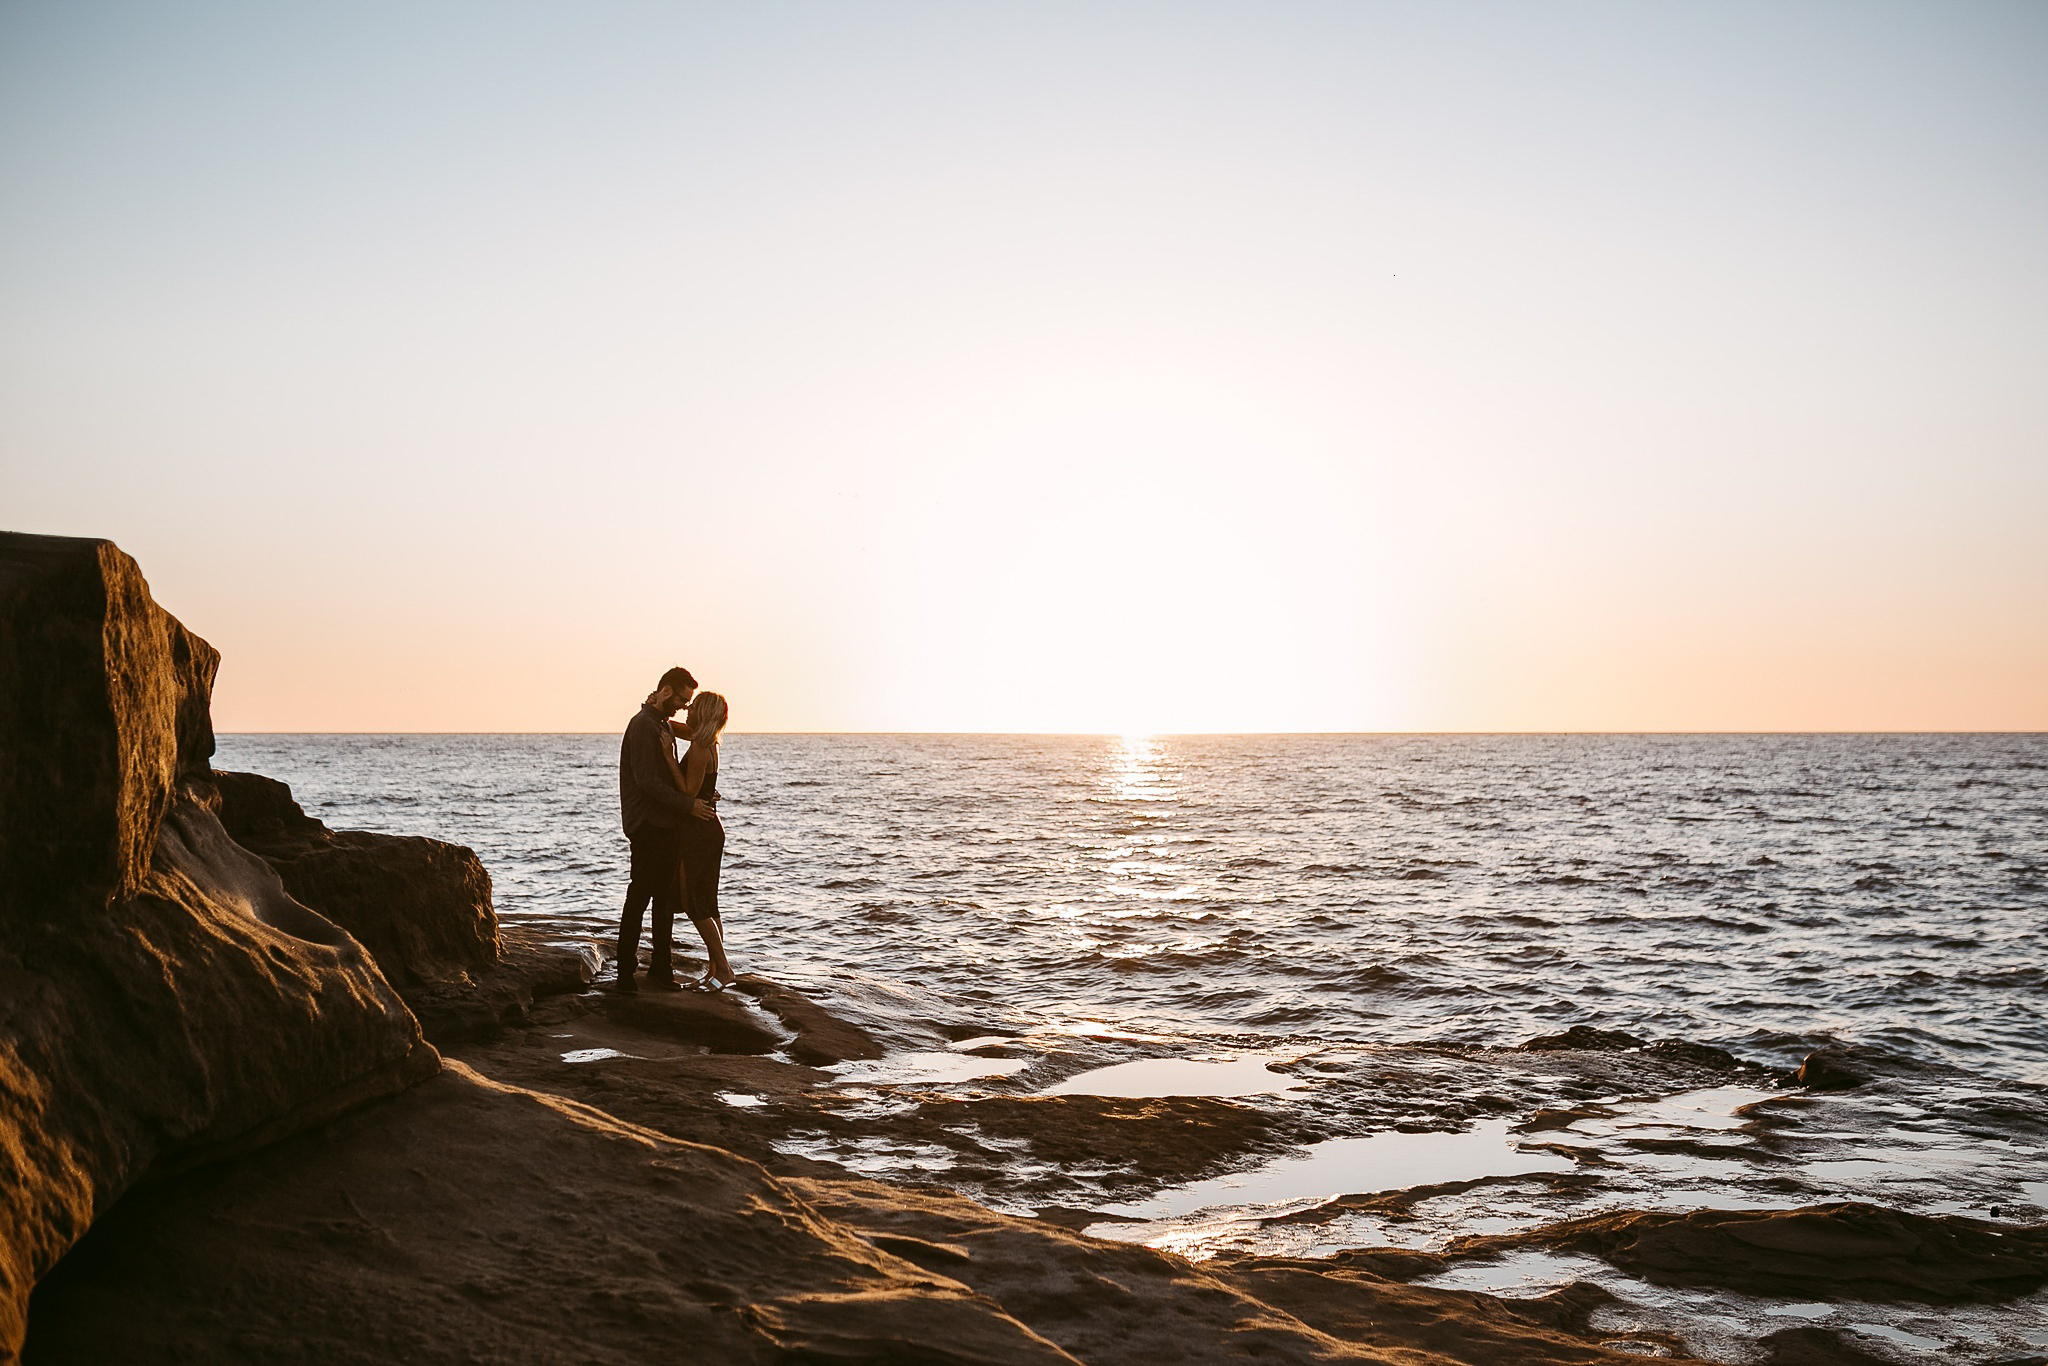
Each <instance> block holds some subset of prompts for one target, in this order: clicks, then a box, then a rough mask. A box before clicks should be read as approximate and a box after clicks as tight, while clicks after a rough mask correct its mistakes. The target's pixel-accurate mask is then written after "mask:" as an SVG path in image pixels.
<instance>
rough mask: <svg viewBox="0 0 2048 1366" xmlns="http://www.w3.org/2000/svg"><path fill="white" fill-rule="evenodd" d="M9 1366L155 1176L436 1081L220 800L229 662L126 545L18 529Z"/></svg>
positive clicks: (8, 974) (11, 649) (1, 866)
mask: <svg viewBox="0 0 2048 1366" xmlns="http://www.w3.org/2000/svg"><path fill="white" fill-rule="evenodd" d="M0 628H4V629H0V635H4V638H5V640H6V642H7V648H6V649H5V650H4V651H0V741H4V742H0V755H4V758H0V984H4V990H0V1360H9V1359H11V1358H12V1357H13V1355H14V1353H15V1352H16V1350H17V1349H18V1347H19V1345H20V1343H21V1341H22V1337H23V1334H24V1332H25V1331H26V1320H25V1315H26V1311H27V1303H28V1297H29V1293H30V1290H31V1287H32V1286H33V1285H34V1284H35V1282H36V1281H37V1280H38V1279H39V1278H40V1277H41V1276H42V1275H43V1274H44V1273H45V1272H46V1271H48V1270H49V1268H50V1267H51V1266H53V1265H54V1264H55V1263H56V1262H57V1260H58V1259H59V1258H60V1257H61V1256H62V1255H63V1254H64V1252H65V1250H66V1249H67V1248H69V1247H70V1246H71V1244H72V1243H74V1242H75V1241H76V1240H77V1239H78V1238H79V1237H80V1236H81V1235H83V1234H84V1232H85V1231H86V1229H87V1227H88V1226H89V1225H90V1224H91V1223H92V1222H93V1221H94V1220H95V1219H96V1218H98V1217H99V1216H100V1215H101V1214H103V1213H104V1212H105V1211H106V1210H107V1209H108V1208H109V1207H110V1206H111V1205H112V1204H113V1203H114V1202H115V1200H116V1199H117V1198H118V1197H119V1196H120V1195H121V1194H122V1193H123V1192H124V1191H126V1190H127V1189H129V1188H130V1187H131V1186H133V1185H134V1184H135V1183H136V1182H137V1181H139V1180H141V1179H143V1178H144V1177H145V1176H149V1175H154V1174H162V1173H165V1172H169V1171H175V1170H177V1169H179V1168H181V1167H184V1166H188V1165H191V1164H193V1163H196V1162H203V1161H207V1160H210V1159H214V1158H218V1157H221V1156H224V1155H227V1154H232V1153H237V1152H243V1151H248V1150H250V1149H253V1148H256V1147H259V1146H261V1145H263V1144H265V1143H268V1142H271V1141H273V1140H275V1139H277V1138H279V1137H281V1136H283V1135H285V1134H288V1133H291V1132H294V1131H296V1130H298V1129H302V1128H305V1127H308V1126H310V1125H315V1124H318V1123H321V1122H323V1121H324V1120H326V1119H328V1118H331V1117H332V1116H333V1115H335V1114H337V1113H340V1112H342V1111H344V1110H346V1109H348V1108H351V1107H353V1106H355V1105H358V1104H361V1103H362V1102H363V1101H365V1100H368V1099H370V1098H373V1097H376V1096H379V1095H386V1094H390V1093H392V1092H395V1091H398V1090H401V1089H403V1088H405V1087H407V1086H410V1085H412V1084H414V1083H416V1082H418V1081H420V1080H422V1079H424V1078H425V1077H427V1076H431V1075H432V1074H433V1073H434V1072H435V1071H436V1070H437V1069H438V1068H439V1065H440V1059H439V1056H438V1055H437V1054H436V1053H435V1051H434V1049H433V1048H432V1047H431V1046H430V1045H428V1044H427V1043H426V1041H425V1040H424V1038H422V1036H421V1034H420V1030H419V1026H418V1024H417V1023H416V1022H415V1021H414V1019H413V1017H412V1014H411V1013H410V1012H409V1011H408V1010H407V1009H406V1008H405V1006H404V1004H403V1003H402V1002H401V1001H400V1000H399V999H398V997H397V995H396V994H395V993H394V992H393V991H392V989H391V987H390V986H389V985H388V984H387V983H386V982H385V980H384V977H383V975H382V974H381V973H379V972H378V970H377V967H376V964H375V963H374V962H373V961H372V960H371V958H370V956H369V955H368V954H367V953H366V952H365V951H364V950H363V948H362V946H361V945H359V944H357V943H356V942H355V941H354V940H353V939H351V938H349V936H348V935H347V934H346V933H344V932H343V931H341V930H340V929H338V928H337V927H336V926H334V925H333V924H332V923H331V922H329V921H327V920H326V919H324V918H323V917H321V916H320V915H318V914H317V913H316V912H314V911H312V910H309V909H308V908H306V907H304V906H302V905H300V904H299V903H297V902H296V901H294V900H292V898H291V897H290V896H289V895H287V894H286V892H285V889H284V886H283V884H282V883H281V882H280V881H279V880H278V877H277V875H276V873H275V872H274V871H272V869H271V868H270V867H269V865H268V864H266V863H264V862H263V861H262V860H261V859H259V858H257V857H255V856H254V855H252V854H249V853H247V852H246V851H244V850H242V849H241V848H239V846H237V845H235V844H234V842H233V841H231V840H230V839H229V838H228V837H227V834H226V832H225V831H224V830H223V829H222V828H221V826H220V823H219V821H218V820H217V819H216V817H215V816H214V814H213V812H212V811H211V810H210V809H209V808H208V806H207V804H206V803H205V801H204V799H203V786H204V782H205V779H206V777H207V775H208V774H209V773H210V769H209V766H208V761H209V760H210V758H211V756H212V752H213V731H212V725H211V722H210V720H209V719H208V717H209V712H208V707H209V698H210V693H211V688H212V682H213V675H214V670H215V668H216V666H217V664H218V661H219V656H218V655H217V654H216V653H215V652H214V651H213V649H212V647H211V646H209V645H207V644H206V642H205V641H203V640H201V639H200V638H199V637H198V636H196V635H194V634H192V633H191V632H190V631H188V630H186V629H185V628H184V627H183V626H182V625H181V624H180V623H179V622H178V621H177V620H176V618H174V617H172V616H170V615H169V614H168V613H166V612H165V611H163V609H162V608H160V607H158V606H157V605H156V604H155V602H154V601H152V600H151V598H150V596H149V589H148V585H147V584H146V583H145V582H144V581H143V578H142V574H141V571H140V569H139V568H137V566H136V564H135V562H134V561H133V560H132V559H130V558H129V557H128V556H126V555H124V554H122V553H121V552H120V551H119V550H118V549H116V548H115V547H114V546H113V545H111V544H110V543H108V542H105V541H95V540H84V539H76V538H69V537H52V536H20V535H14V534H11V533H10V534H0Z"/></svg>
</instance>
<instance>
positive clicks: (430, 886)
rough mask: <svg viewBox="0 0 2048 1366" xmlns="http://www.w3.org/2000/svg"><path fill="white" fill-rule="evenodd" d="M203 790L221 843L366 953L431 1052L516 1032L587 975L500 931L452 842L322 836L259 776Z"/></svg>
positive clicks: (484, 885) (579, 963)
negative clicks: (225, 840)
mask: <svg viewBox="0 0 2048 1366" xmlns="http://www.w3.org/2000/svg"><path fill="white" fill-rule="evenodd" d="M210 783H211V786H210V788H208V789H207V790H208V791H209V792H210V793H211V797H210V800H211V802H212V804H213V807H214V809H215V810H216V811H217V812H218V813H219V815H220V819H221V824H222V825H223V826H224V827H225V828H226V830H227V832H228V834H229V835H231V836H232V837H233V838H234V840H235V842H236V843H237V844H240V845H241V846H242V847H243V848H245V849H249V850H251V851H253V852H255V853H257V854H260V855H262V856H263V858H264V860H265V861H266V862H267V863H269V864H270V866H271V867H272V868H274V869H276V870H277V874H278V876H279V877H281V878H282V879H283V880H284V885H285V890H286V891H288V892H290V893H291V895H292V896H293V897H294V898H295V899H296V900H298V901H300V902H303V903H304V904H305V905H307V906H310V907H312V908H313V909H314V910H316V911H318V912H320V914H322V915H324V916H326V917H327V918H328V919H329V920H332V921H333V922H334V923H335V924H337V925H339V926H341V927H342V928H343V929H345V930H347V931H348V932H349V933H350V934H351V935H353V936H354V937H355V938H356V940H357V941H358V942H359V943H361V944H362V945H363V947H364V948H366V949H368V950H369V951H370V954H371V956H372V957H374V958H375V959H376V960H377V966H378V967H379V968H380V969H382V970H383V973H384V976H385V978H386V980H388V981H389V982H390V983H391V984H392V985H393V986H395V987H397V988H398V994H399V996H400V998H402V999H403V1000H404V1001H405V1003H406V1005H408V1006H410V1007H411V1008H412V1012H413V1014H414V1015H415V1016H416V1017H417V1018H418V1019H419V1022H420V1027H421V1029H422V1030H424V1031H425V1033H426V1036H427V1038H428V1039H429V1040H430V1041H431V1042H433V1043H435V1044H438V1045H444V1046H445V1045H447V1044H451V1043H458V1042H467V1041H471V1040H475V1039H482V1038H489V1037H491V1036H493V1035H495V1034H497V1033H498V1032H499V1031H500V1030H501V1029H503V1028H504V1027H505V1026H506V1025H510V1024H522V1023H525V1022H526V1021H527V1020H528V1019H529V1018H530V1014H531V1010H532V1007H533V1005H534V1003H535V1002H536V1001H538V1000H542V999H545V998H547V997H551V996H563V995H570V994H574V993H578V992H581V991H582V990H583V989H584V987H586V986H587V985H589V983H590V980H591V978H592V977H593V976H594V975H595V974H596V971H597V966H598V962H597V957H596V955H595V953H580V952H578V951H577V950H576V949H575V948H573V947H565V946H563V945H560V944H553V943H549V942H548V941H547V939H546V937H545V936H544V935H543V934H541V933H540V932H538V931H536V930H534V929H532V928H530V927H524V926H501V925H500V924H499V923H498V916H497V912H496V911H495V910H494V909H493V908H492V906H491V877H490V874H489V873H487V872H486V871H484V865H483V862H482V861H481V860H480V859H478V858H477V856H476V854H475V853H474V852H472V851H471V850H469V849H467V848H465V847H463V846H462V845H459V844H449V843H447V842H445V841H442V840H435V839H426V838H424V837H421V836H418V835H385V834H376V833H372V832H370V831H366V830H330V829H328V828H327V826H326V825H325V824H324V823H323V822H321V821H319V820H316V819H315V818H314V817H312V816H309V815H307V814H306V812H305V810H304V809H303V808H301V807H300V805H299V804H298V803H297V802H296V801H294V800H292V790H291V788H289V787H287V786H286V785H285V784H283V783H281V782H279V781H277V780H276V779H275V778H266V777H264V776H262V775H261V774H256V773H232V772H226V771H223V770H219V769H216V770H214V771H213V773H212V774H211V777H210Z"/></svg>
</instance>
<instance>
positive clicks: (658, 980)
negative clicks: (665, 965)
mask: <svg viewBox="0 0 2048 1366" xmlns="http://www.w3.org/2000/svg"><path fill="white" fill-rule="evenodd" d="M647 989H648V990H649V991H681V990H682V987H680V986H678V985H677V984H676V979H675V978H673V977H655V976H652V975H650V976H649V977H648V979H647Z"/></svg>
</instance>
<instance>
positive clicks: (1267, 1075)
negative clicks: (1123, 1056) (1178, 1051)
mask: <svg viewBox="0 0 2048 1366" xmlns="http://www.w3.org/2000/svg"><path fill="white" fill-rule="evenodd" d="M1305 1085H1306V1083H1304V1082H1302V1081H1301V1080H1300V1079H1298V1078H1296V1077H1290V1076H1288V1075H1287V1074H1286V1073H1284V1072H1275V1071H1273V1070H1272V1068H1271V1067H1270V1066H1269V1065H1268V1063H1267V1060H1266V1059H1264V1058H1235V1059H1232V1060H1230V1061H1228V1062H1198V1061H1195V1060H1192V1059H1188V1058H1148V1059H1144V1060H1142V1061H1139V1062H1120V1063H1118V1064H1116V1065H1115V1066H1113V1067H1098V1068H1096V1069H1095V1070H1093V1071H1091V1072H1083V1073H1081V1074H1080V1075H1079V1076H1074V1077H1068V1078H1067V1079H1066V1080H1065V1081H1062V1082H1058V1083H1056V1084H1054V1085H1052V1086H1048V1087H1046V1088H1045V1090H1044V1091H1042V1092H1040V1094H1041V1095H1047V1096H1128V1097H1153V1096H1274V1095H1287V1094H1289V1093H1291V1092H1294V1091H1299V1090H1302V1089H1303V1088H1304V1087H1305Z"/></svg>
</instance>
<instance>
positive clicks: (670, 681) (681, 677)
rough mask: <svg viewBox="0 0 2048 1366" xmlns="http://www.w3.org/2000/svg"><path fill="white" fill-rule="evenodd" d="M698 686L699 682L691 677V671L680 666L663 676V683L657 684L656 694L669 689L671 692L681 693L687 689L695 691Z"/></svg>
mask: <svg viewBox="0 0 2048 1366" xmlns="http://www.w3.org/2000/svg"><path fill="white" fill-rule="evenodd" d="M696 686H697V680H696V679H694V678H692V677H690V671H689V670H688V669H685V668H684V667H683V666H682V665H680V664H678V665H676V666H675V667H674V668H673V669H670V670H669V671H668V672H667V673H665V674H663V675H662V676H661V682H659V683H657V684H655V685H654V688H655V691H656V692H659V691H660V690H661V689H663V688H667V689H668V690H669V691H670V692H681V691H682V690H683V689H685V688H691V689H694V688H695V687H696Z"/></svg>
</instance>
